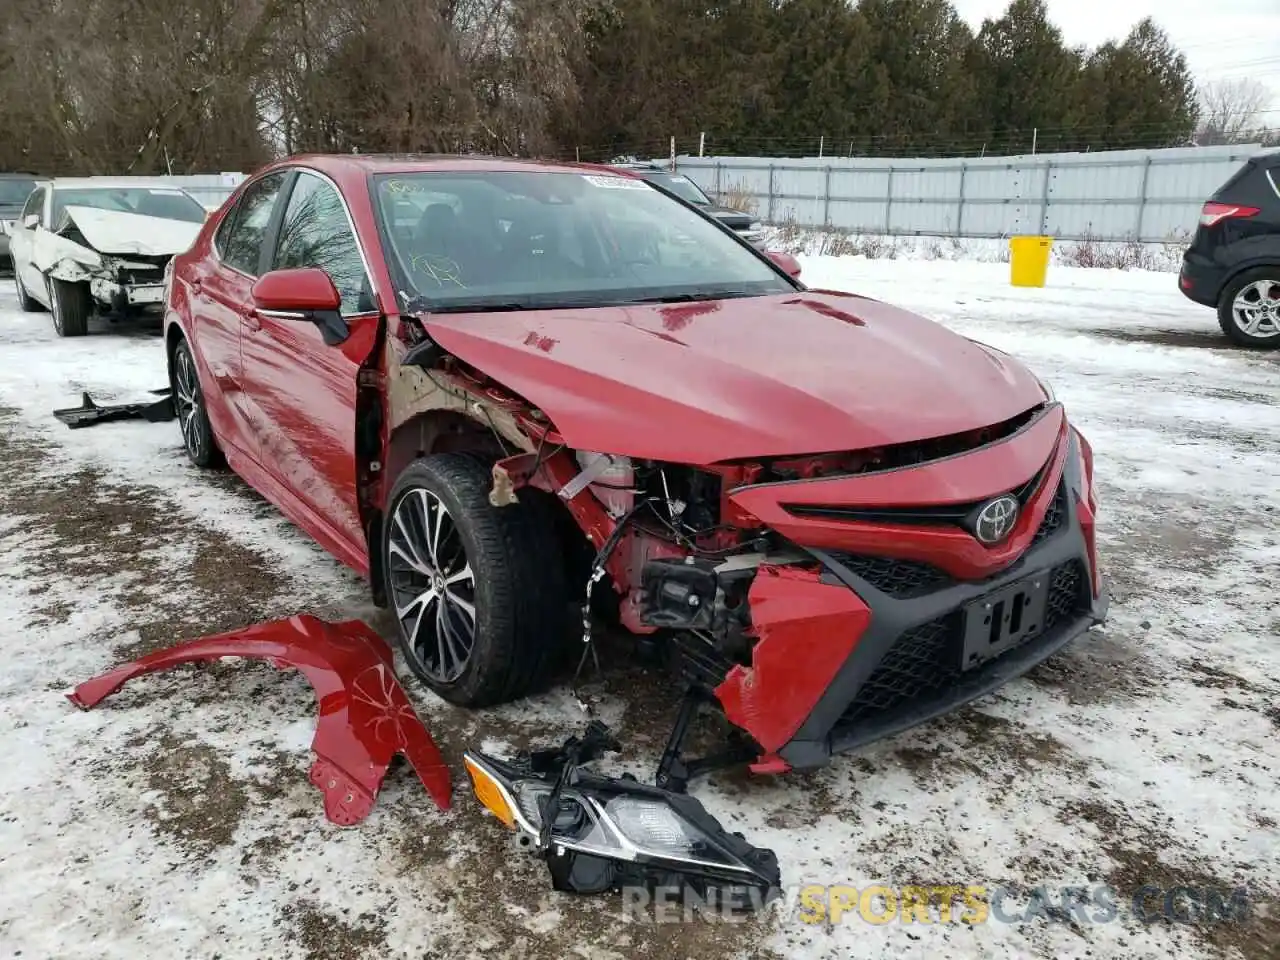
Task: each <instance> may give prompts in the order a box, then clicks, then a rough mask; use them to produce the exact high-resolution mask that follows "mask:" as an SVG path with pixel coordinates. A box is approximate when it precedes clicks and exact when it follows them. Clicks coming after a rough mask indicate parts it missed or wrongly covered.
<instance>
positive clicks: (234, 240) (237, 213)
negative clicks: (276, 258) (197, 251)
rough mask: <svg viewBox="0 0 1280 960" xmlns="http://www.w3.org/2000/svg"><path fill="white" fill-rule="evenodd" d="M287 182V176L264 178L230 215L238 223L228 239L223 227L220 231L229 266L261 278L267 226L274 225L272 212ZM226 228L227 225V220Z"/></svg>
mask: <svg viewBox="0 0 1280 960" xmlns="http://www.w3.org/2000/svg"><path fill="white" fill-rule="evenodd" d="M283 183H284V174H283V173H273V174H270V175H268V176H265V177H263V178H262V179H261V180H259V181H258V182H257V183H254V184H251V185H250V186H249V188H248V189H247V190H246V191H245V192H244V196H242V197H241V198H240V202H239V203H238V204H236V209H235V210H234V211H232V213H230V214H228V220H229V219H230V218H231V217H233V216H234V218H235V222H234V224H232V226H231V227H230V229H229V230H228V231H227V234H226V236H225V237H224V236H223V235H222V230H221V228H219V231H218V250H219V251H220V252H221V253H222V260H223V262H224V263H225V264H226V265H227V266H229V267H235V268H236V269H237V270H239V271H241V272H243V273H247V274H249V276H251V277H256V276H257V275H258V254H259V253H260V252H261V251H262V241H263V238H265V237H266V234H267V224H268V223H270V222H271V211H272V209H273V208H274V207H275V203H276V197H278V196H280V187H281V185H282V184H283ZM223 226H226V221H224V222H223Z"/></svg>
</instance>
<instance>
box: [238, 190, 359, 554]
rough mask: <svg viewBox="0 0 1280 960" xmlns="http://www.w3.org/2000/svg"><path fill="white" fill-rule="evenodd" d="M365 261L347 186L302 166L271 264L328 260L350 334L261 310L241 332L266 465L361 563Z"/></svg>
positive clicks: (324, 266)
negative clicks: (340, 337) (330, 339)
mask: <svg viewBox="0 0 1280 960" xmlns="http://www.w3.org/2000/svg"><path fill="white" fill-rule="evenodd" d="M364 263H365V260H364V257H363V255H362V252H361V249H360V245H359V243H358V241H357V239H356V234H355V231H354V228H353V225H352V221H351V218H350V217H349V215H348V213H347V208H346V205H345V203H344V201H343V199H342V196H341V194H340V193H339V191H338V189H337V187H336V186H335V185H334V184H333V183H332V182H331V181H329V180H328V179H326V178H324V177H321V176H320V175H318V174H315V173H312V172H309V171H306V170H300V171H298V173H297V178H296V179H295V180H294V181H293V185H292V187H291V188H290V189H289V195H288V201H287V204H286V206H285V207H284V212H283V215H282V216H281V218H280V221H279V225H278V238H277V240H276V242H275V247H274V251H273V253H272V255H271V257H270V260H269V262H268V261H267V260H265V259H264V262H263V270H264V272H265V271H266V270H267V269H273V270H278V269H288V268H296V267H318V268H320V269H321V270H324V271H325V272H326V273H327V274H329V276H330V278H331V279H332V280H333V282H334V285H335V286H336V287H337V288H338V291H339V292H340V293H341V294H342V315H343V317H344V319H345V320H346V322H347V325H348V327H349V329H350V336H349V337H348V338H347V339H346V340H345V341H344V342H343V343H341V344H338V345H336V346H328V345H327V344H325V342H324V340H323V339H322V337H321V334H320V330H319V328H318V327H316V325H315V324H314V323H312V322H310V321H305V320H289V319H280V318H278V317H273V316H265V315H258V316H257V317H256V318H255V319H254V320H253V321H252V322H251V323H250V324H249V325H247V326H246V328H245V334H244V337H243V339H242V341H241V351H242V357H243V362H244V390H245V394H246V396H247V398H248V401H249V403H250V404H251V406H252V408H253V417H252V419H253V423H254V426H255V428H256V430H257V441H258V449H259V452H260V458H261V463H262V465H263V467H264V468H265V469H267V470H268V471H270V472H271V473H272V474H274V475H275V477H276V479H278V480H279V481H280V483H282V484H283V485H284V486H285V487H286V489H288V490H290V491H291V492H292V493H293V494H294V495H296V496H297V497H298V498H299V499H300V500H301V501H302V503H303V505H304V506H305V507H306V508H307V510H308V512H309V513H311V514H312V517H313V520H314V522H315V525H316V526H317V527H319V528H322V529H326V530H327V532H328V533H329V534H330V541H329V543H326V544H325V545H326V546H327V547H330V548H331V549H333V550H334V552H336V553H338V555H339V556H342V557H343V558H344V559H345V560H346V561H347V562H348V563H350V564H351V565H353V566H355V567H356V568H357V569H360V570H365V569H366V565H367V556H366V547H365V538H364V532H363V528H362V526H361V523H360V511H359V501H358V498H357V495H356V449H355V438H356V376H357V374H358V372H359V370H360V365H361V364H362V363H363V362H364V361H365V360H366V359H367V358H368V356H369V354H370V352H371V350H372V349H373V346H374V343H375V341H376V339H377V334H378V323H379V314H378V311H377V309H376V307H375V305H374V301H373V297H372V287H371V285H370V283H369V279H368V275H367V272H366V270H365V266H364ZM319 539H323V538H322V537H321V538H319ZM344 548H345V549H344Z"/></svg>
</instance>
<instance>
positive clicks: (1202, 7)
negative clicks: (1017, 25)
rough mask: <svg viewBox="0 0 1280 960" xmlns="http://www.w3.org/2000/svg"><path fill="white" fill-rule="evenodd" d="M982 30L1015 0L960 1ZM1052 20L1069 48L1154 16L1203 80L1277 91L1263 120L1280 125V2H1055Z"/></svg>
mask: <svg viewBox="0 0 1280 960" xmlns="http://www.w3.org/2000/svg"><path fill="white" fill-rule="evenodd" d="M952 3H953V4H955V7H956V10H957V11H959V13H960V15H961V16H962V17H964V18H965V19H966V20H968V21H969V24H970V25H971V26H972V27H973V28H974V29H975V30H976V29H977V28H978V27H979V26H981V24H982V21H983V19H984V18H986V17H991V18H996V17H999V16H1000V14H1001V13H1003V12H1004V10H1005V8H1006V7H1007V6H1008V0H952ZM1048 3H1049V18H1050V19H1051V20H1052V21H1053V22H1054V23H1055V24H1056V25H1057V26H1058V28H1059V29H1060V30H1061V31H1062V33H1063V38H1064V40H1065V41H1066V42H1067V43H1068V44H1069V45H1072V46H1074V45H1076V44H1086V45H1088V46H1090V47H1096V46H1099V45H1100V44H1103V43H1105V42H1106V41H1108V40H1112V39H1123V37H1124V36H1125V34H1127V33H1128V32H1129V30H1130V28H1131V27H1132V26H1133V25H1134V24H1135V23H1137V22H1138V21H1139V20H1141V19H1142V18H1143V17H1146V16H1151V17H1154V18H1155V21H1156V23H1158V24H1160V26H1161V27H1163V28H1164V29H1165V31H1166V32H1167V33H1168V34H1169V36H1170V38H1171V39H1172V40H1173V42H1174V43H1175V44H1177V45H1178V47H1179V48H1180V49H1181V50H1182V52H1183V53H1185V54H1186V55H1187V62H1188V63H1189V64H1190V65H1191V70H1192V72H1193V73H1194V74H1195V76H1196V79H1197V81H1199V82H1201V83H1203V82H1205V81H1213V80H1235V79H1238V78H1240V77H1251V78H1253V79H1256V80H1258V81H1259V82H1261V83H1264V84H1266V86H1267V87H1268V88H1269V89H1270V90H1271V95H1272V99H1271V103H1270V104H1269V113H1268V114H1267V116H1266V117H1264V118H1263V119H1264V120H1265V121H1266V122H1267V123H1269V124H1271V125H1276V124H1278V123H1280V0H1048Z"/></svg>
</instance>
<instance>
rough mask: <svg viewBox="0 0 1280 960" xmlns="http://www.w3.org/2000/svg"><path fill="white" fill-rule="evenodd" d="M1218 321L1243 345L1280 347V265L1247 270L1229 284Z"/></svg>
mask: <svg viewBox="0 0 1280 960" xmlns="http://www.w3.org/2000/svg"><path fill="white" fill-rule="evenodd" d="M1218 323H1220V324H1221V325H1222V332H1223V333H1225V334H1226V335H1227V336H1228V337H1230V338H1231V340H1232V341H1233V342H1234V343H1238V344H1240V345H1241V346H1242V347H1280V266H1275V267H1258V268H1256V269H1254V270H1246V271H1245V272H1244V273H1242V274H1240V276H1238V277H1236V278H1235V279H1234V280H1232V281H1231V282H1230V283H1228V284H1227V285H1226V287H1225V288H1224V289H1223V291H1222V297H1221V299H1220V300H1219V301H1218Z"/></svg>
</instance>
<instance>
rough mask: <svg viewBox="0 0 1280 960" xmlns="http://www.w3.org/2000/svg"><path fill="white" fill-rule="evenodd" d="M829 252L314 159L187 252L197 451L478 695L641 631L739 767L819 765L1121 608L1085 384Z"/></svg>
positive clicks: (487, 178) (499, 177)
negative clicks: (596, 643) (893, 296)
mask: <svg viewBox="0 0 1280 960" xmlns="http://www.w3.org/2000/svg"><path fill="white" fill-rule="evenodd" d="M797 272H798V271H797V269H796V268H795V266H794V261H790V260H789V258H785V257H775V258H771V257H770V256H768V255H765V254H763V253H761V252H759V251H758V250H756V249H754V248H753V247H751V246H750V245H749V244H747V243H745V242H744V241H742V240H741V239H740V238H738V237H737V236H735V235H734V233H733V232H732V231H731V230H728V229H727V228H725V227H723V226H722V225H720V224H719V223H717V222H716V221H715V220H714V219H713V218H711V217H709V216H707V215H705V214H703V213H702V212H701V211H699V210H698V209H696V208H695V207H692V206H690V205H689V204H687V203H685V202H684V201H682V200H681V199H679V198H678V197H675V196H673V195H671V194H668V193H666V192H664V191H663V190H661V189H659V188H657V187H655V186H653V185H651V184H649V183H647V182H645V181H643V180H640V179H638V178H634V177H631V176H629V175H628V174H626V173H625V172H621V171H617V170H612V169H606V168H593V167H586V166H578V165H549V164H536V163H530V162H517V161H506V160H481V159H470V158H403V157H376V156H337V157H335V156H303V157H295V158H291V159H289V160H286V161H282V162H281V163H278V164H276V165H273V166H271V167H268V168H266V169H264V170H262V171H260V172H259V173H258V174H256V175H255V176H253V177H252V178H250V179H249V180H248V181H247V182H246V183H245V184H243V185H242V186H241V187H240V189H239V190H238V191H237V192H236V194H235V195H234V196H233V197H232V198H231V199H229V200H228V201H227V203H226V204H225V205H224V206H223V208H222V209H221V210H220V211H219V212H218V213H217V214H215V215H214V216H213V217H212V218H211V219H210V221H209V223H207V224H206V225H205V227H204V229H203V231H202V232H201V234H200V236H199V238H198V239H197V241H196V242H195V244H194V245H193V247H192V249H191V250H190V251H189V252H187V253H186V254H183V255H181V256H178V257H177V258H175V260H174V261H173V268H172V272H171V276H170V278H169V281H168V284H169V288H168V295H167V311H166V314H167V316H166V341H165V342H166V346H167V350H168V356H169V368H170V380H171V384H172V387H173V392H174V403H175V408H176V410H177V413H178V420H179V423H180V426H181V429H182V437H183V441H184V443H185V446H186V450H187V453H188V455H189V456H190V458H191V460H192V461H194V462H195V463H196V464H198V465H201V466H207V465H211V464H214V463H215V462H218V461H220V460H222V459H224V458H225V460H226V461H227V462H229V464H230V466H231V468H232V469H233V470H235V471H236V472H237V473H239V474H240V475H241V476H242V477H244V478H245V480H247V481H248V482H249V483H250V484H251V485H252V486H254V487H255V488H257V489H258V490H259V491H260V492H261V493H262V494H263V495H264V496H266V497H267V498H268V499H269V500H271V501H272V502H273V503H275V504H276V505H277V506H278V507H279V508H280V509H281V510H282V511H283V512H284V513H285V514H286V515H287V516H288V517H289V518H290V519H292V520H293V521H295V522H296V523H297V524H299V525H300V526H301V527H303V528H304V529H306V530H307V531H308V532H310V533H311V534H312V535H313V536H314V537H315V538H316V539H317V540H318V541H319V542H320V543H321V544H323V545H324V546H325V548H326V549H328V550H329V551H331V552H332V553H333V554H334V555H335V556H336V557H338V558H339V559H340V560H342V561H343V562H344V563H346V564H348V565H350V566H351V567H354V568H355V569H356V570H358V571H359V572H360V573H361V574H363V575H365V576H367V577H368V578H369V581H370V584H371V585H372V591H373V596H374V599H375V601H376V602H377V603H379V604H380V605H385V606H390V607H391V608H393V609H394V611H395V614H396V618H397V620H398V622H399V640H400V646H401V648H402V651H403V654H404V657H405V660H406V662H407V663H408V665H409V666H410V667H411V669H412V670H413V672H414V673H415V674H416V675H417V676H418V677H419V678H421V680H422V681H423V682H425V683H426V684H427V685H428V686H429V687H430V688H431V689H432V690H434V691H436V692H437V693H438V694H439V695H440V696H442V697H444V698H445V699H447V700H449V701H451V702H453V703H456V704H460V705H465V706H480V705H484V704H494V703H498V702H502V701H507V700H511V699H513V698H516V697H519V696H521V695H523V694H525V693H528V692H530V691H532V690H534V689H536V688H537V687H538V685H539V684H540V683H541V682H542V681H543V680H544V679H545V678H546V676H547V672H548V670H549V669H550V668H551V666H552V665H553V664H554V663H555V662H557V660H558V659H559V655H560V653H561V652H563V651H565V650H566V649H567V648H572V645H573V641H575V640H576V641H578V642H579V643H580V644H585V645H586V646H585V647H584V646H580V647H579V648H578V649H579V650H581V654H580V653H578V652H577V651H575V652H574V653H573V655H572V657H573V660H574V661H580V660H582V659H585V654H586V653H587V649H586V647H589V646H590V644H591V643H592V640H591V629H590V625H591V623H592V622H600V621H602V620H608V619H613V620H615V621H616V622H618V623H620V624H621V625H622V626H624V627H626V628H627V629H628V630H629V631H631V632H632V633H633V634H637V635H642V636H644V637H645V643H644V644H643V646H644V648H645V649H646V650H648V651H651V652H652V651H656V652H658V653H661V654H663V655H664V659H665V660H666V661H667V662H668V663H669V664H670V665H671V666H672V667H673V668H674V670H675V672H676V674H675V675H676V677H677V681H678V683H679V685H680V686H679V689H681V690H684V689H688V690H689V691H690V696H691V698H692V699H695V700H696V699H697V698H698V696H699V695H700V696H701V698H702V699H703V700H704V701H706V702H710V703H713V704H716V705H717V706H718V707H719V709H721V710H722V711H723V713H724V714H725V716H726V717H727V718H728V719H729V721H731V723H732V724H733V725H734V727H736V728H737V729H738V731H740V734H739V736H740V740H741V742H740V743H739V744H738V745H737V753H736V756H737V757H738V758H739V759H750V760H754V761H755V766H756V769H760V770H785V769H787V768H789V767H791V768H800V767H810V766H814V765H817V764H821V763H823V762H825V761H826V760H828V759H829V758H830V757H831V755H832V754H834V753H838V752H840V751H845V750H849V749H852V748H854V747H857V746H859V745H860V744H863V743H866V742H868V741H870V740H872V739H875V738H877V737H880V736H884V735H886V734H889V733H892V732H895V731H899V730H902V729H905V728H907V727H909V726H912V725H914V724H917V723H920V722H922V721H924V720H926V719H929V718H931V717H935V716H938V715H939V714H942V713H944V712H946V711H948V710H951V709H953V708H955V707H957V706H959V705H960V704H963V703H965V702H967V701H969V700H972V699H974V698H975V697H978V696H981V695H983V694H985V693H988V692H990V691H991V690H993V689H995V688H996V687H998V686H1000V685H1001V684H1003V683H1005V682H1006V681H1008V680H1009V679H1010V678H1012V677H1015V676H1018V675H1020V674H1022V673H1024V672H1025V671H1027V670H1029V669H1030V668H1031V667H1033V666H1034V665H1036V664H1037V663H1039V662H1040V661H1042V660H1044V659H1045V658H1046V657H1048V656H1049V655H1051V654H1052V653H1054V652H1055V651H1056V650H1058V649H1059V648H1061V647H1062V646H1063V645H1064V644H1066V643H1067V642H1068V641H1070V640H1071V639H1072V638H1074V637H1076V636H1078V635H1079V634H1080V633H1082V632H1083V631H1085V630H1087V629H1088V628H1089V627H1091V626H1093V625H1095V624H1097V623H1099V622H1101V620H1102V619H1103V617H1104V616H1105V612H1106V606H1107V599H1106V595H1105V592H1104V590H1103V588H1102V584H1101V582H1100V578H1099V575H1098V566H1097V558H1096V553H1095V540H1094V517H1095V515H1096V512H1097V499H1096V495H1095V491H1094V484H1093V463H1092V453H1091V450H1090V447H1089V444H1088V443H1087V442H1086V441H1085V439H1084V437H1082V436H1081V435H1080V433H1079V432H1078V431H1077V430H1075V428H1073V427H1072V426H1071V425H1070V423H1069V422H1068V420H1067V416H1066V414H1065V412H1064V410H1063V408H1062V406H1061V404H1059V403H1058V402H1057V401H1056V400H1055V398H1054V396H1053V394H1052V392H1051V391H1050V390H1049V389H1048V388H1047V387H1046V386H1045V385H1044V384H1043V383H1041V382H1040V381H1039V380H1038V379H1037V378H1036V377H1035V376H1034V375H1032V374H1031V373H1030V372H1029V371H1028V370H1026V369H1025V368H1024V367H1023V366H1022V365H1021V364H1019V363H1018V362H1017V361H1015V360H1013V359H1012V358H1010V357H1009V356H1007V355H1005V354H1003V353H1001V352H999V351H997V350H994V349H992V348H990V347H987V346H984V345H982V344H979V343H976V342H973V341H971V340H968V339H966V338H964V337H961V336H959V335H957V334H955V333H952V332H951V331H949V330H947V329H945V328H944V327H942V326H939V325H937V324H934V323H932V322H930V321H928V320H925V319H923V318H921V317H919V316H916V315H914V314H912V313H909V312H907V311H905V310H901V309H898V308H896V307H892V306H889V305H887V304H885V303H882V302H879V301H876V300H872V299H869V298H866V297H861V296H856V295H852V294H847V293H834V292H826V291H822V292H819V291H815V290H810V289H807V288H806V287H805V286H804V285H802V284H801V283H800V282H799V281H798V279H796V276H795V274H796V273H797ZM580 612H581V614H584V615H580ZM584 620H585V621H586V624H585V626H586V630H585V636H584V623H583V621H584ZM682 716H683V715H682ZM683 726H684V721H683V720H682V723H681V724H679V725H678V730H677V734H676V735H674V736H673V746H676V745H678V744H677V741H678V740H679V734H680V730H682V728H683ZM669 753H671V756H669V757H666V758H664V762H665V763H667V767H666V771H667V773H666V774H662V775H660V777H659V781H660V782H662V781H663V779H664V776H666V775H667V774H670V775H672V776H673V777H674V778H675V779H679V776H677V774H683V773H688V772H689V771H690V770H692V769H693V768H692V766H681V765H680V764H681V761H678V759H675V754H674V753H672V752H671V750H670V749H669Z"/></svg>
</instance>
